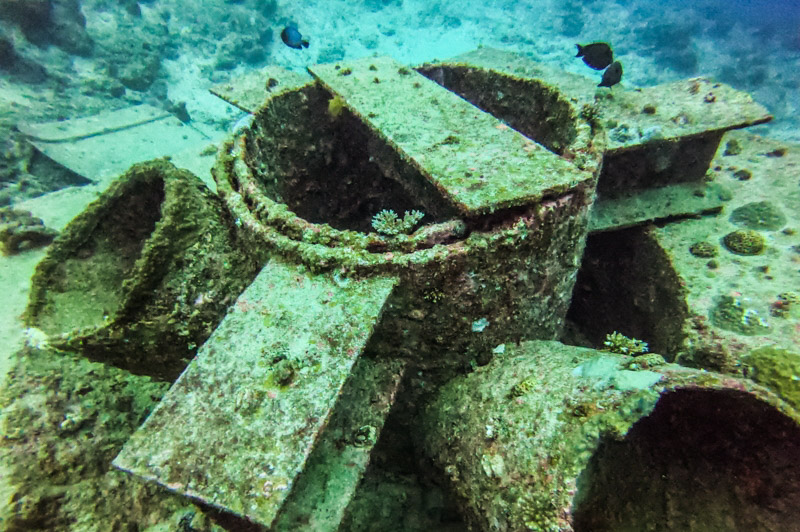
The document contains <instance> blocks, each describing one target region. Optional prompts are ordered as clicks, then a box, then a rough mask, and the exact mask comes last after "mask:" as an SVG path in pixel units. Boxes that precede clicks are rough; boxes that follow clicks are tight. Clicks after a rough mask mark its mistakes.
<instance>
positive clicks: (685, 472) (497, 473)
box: [420, 341, 800, 532]
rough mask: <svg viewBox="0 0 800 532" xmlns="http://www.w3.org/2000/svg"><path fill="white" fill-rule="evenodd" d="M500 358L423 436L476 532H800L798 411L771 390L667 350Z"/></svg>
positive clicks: (437, 414) (521, 352) (556, 349)
mask: <svg viewBox="0 0 800 532" xmlns="http://www.w3.org/2000/svg"><path fill="white" fill-rule="evenodd" d="M503 350H504V354H502V355H499V356H497V357H496V358H495V359H494V360H493V361H492V362H491V363H489V364H488V365H486V366H484V367H481V368H479V369H478V370H476V371H475V372H473V373H471V374H469V375H467V376H464V377H459V378H457V379H454V380H453V381H451V382H450V383H448V384H447V385H445V386H444V387H443V389H442V390H441V391H440V393H439V394H438V395H437V397H436V398H435V399H434V400H433V401H432V403H431V404H430V405H429V406H428V407H427V409H426V410H425V412H424V414H423V423H424V430H421V431H420V434H422V435H423V436H422V438H423V439H424V440H423V441H422V442H421V444H422V447H423V449H424V450H425V452H426V453H427V455H428V456H429V457H430V458H431V459H432V461H433V462H434V463H435V465H436V466H437V469H438V470H439V472H440V473H441V474H442V476H443V477H445V478H446V479H447V480H448V484H449V486H450V488H451V489H452V490H453V492H454V493H455V494H456V495H457V496H458V498H459V499H460V501H461V505H462V507H463V510H464V513H465V515H466V516H468V518H469V519H470V523H471V525H472V528H473V529H474V530H503V531H505V530H535V531H548V532H550V531H572V530H575V531H592V532H599V531H606V530H607V531H612V530H613V531H615V532H620V531H645V530H647V531H650V530H653V531H656V530H683V531H688V530H698V531H700V530H702V531H708V530H796V529H797V523H799V522H800V492H799V491H798V490H797V488H796V487H797V486H798V485H799V484H798V479H800V462H798V460H797V457H798V456H800V426H799V425H798V420H800V416H798V414H797V412H796V411H795V410H794V409H792V408H791V407H790V406H788V405H787V404H786V403H784V402H782V401H781V400H780V399H778V398H777V397H776V396H775V395H774V394H772V393H771V392H769V391H767V390H766V389H764V388H762V387H760V386H758V385H756V384H754V383H752V382H750V381H748V380H745V379H738V378H732V377H729V376H724V375H719V374H714V373H709V372H704V371H697V370H692V369H687V368H684V367H680V366H676V365H671V364H664V363H663V359H660V357H658V356H657V355H642V356H639V357H630V356H622V355H617V354H613V353H606V352H598V351H595V350H591V349H584V348H578V347H571V346H565V345H563V344H560V343H557V342H544V341H542V342H540V341H536V342H524V343H522V344H521V345H517V346H509V345H506V346H502V347H501V348H500V349H498V350H497V351H503ZM648 366H650V367H648ZM642 368H646V369H642Z"/></svg>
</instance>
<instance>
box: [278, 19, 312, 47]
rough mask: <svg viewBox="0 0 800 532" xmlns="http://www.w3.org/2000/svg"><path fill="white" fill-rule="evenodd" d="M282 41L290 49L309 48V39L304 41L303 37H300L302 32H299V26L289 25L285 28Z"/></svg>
mask: <svg viewBox="0 0 800 532" xmlns="http://www.w3.org/2000/svg"><path fill="white" fill-rule="evenodd" d="M281 40H283V43H284V44H285V45H286V46H288V47H289V48H296V49H297V50H300V49H302V48H308V39H303V36H302V35H300V32H299V31H297V26H295V25H294V24H289V25H288V26H286V27H285V28H283V31H282V32H281Z"/></svg>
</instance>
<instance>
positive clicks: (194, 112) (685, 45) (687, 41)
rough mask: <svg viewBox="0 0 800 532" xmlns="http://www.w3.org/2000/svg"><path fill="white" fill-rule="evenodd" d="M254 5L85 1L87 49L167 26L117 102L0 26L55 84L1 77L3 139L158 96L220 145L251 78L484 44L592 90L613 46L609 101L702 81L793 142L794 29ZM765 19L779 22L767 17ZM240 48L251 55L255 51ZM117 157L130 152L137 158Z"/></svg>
mask: <svg viewBox="0 0 800 532" xmlns="http://www.w3.org/2000/svg"><path fill="white" fill-rule="evenodd" d="M262 3H263V2H261V0H253V1H249V0H248V1H243V2H236V3H234V2H225V1H223V0H212V1H205V2H199V1H191V0H152V1H148V2H146V3H141V4H139V8H140V10H141V16H140V17H133V16H131V15H130V14H128V13H126V12H125V10H124V9H123V8H122V7H121V6H120V5H119V3H118V2H109V1H108V0H84V1H83V2H82V12H83V15H84V16H85V18H86V33H87V34H88V35H89V36H90V37H91V38H92V39H93V40H94V42H95V45H96V50H98V49H103V48H109V47H112V45H113V46H114V47H118V48H119V47H120V46H122V47H123V48H124V42H125V39H127V38H129V36H130V38H131V42H132V46H134V45H135V46H141V45H142V43H147V42H148V41H149V36H150V35H151V32H153V31H154V30H153V28H155V27H159V28H163V27H165V28H166V31H167V35H166V36H162V37H161V39H163V40H162V41H160V42H156V43H153V45H154V46H160V45H163V43H164V42H168V43H169V45H170V46H169V47H170V53H169V54H166V57H164V58H162V60H161V70H160V73H159V74H158V76H157V81H156V82H155V84H154V85H153V86H151V87H149V88H148V89H147V90H144V91H135V90H130V89H128V90H126V91H125V92H124V94H123V95H121V96H111V95H110V94H107V93H104V92H103V91H97V90H90V89H87V87H90V86H92V87H94V86H97V85H98V84H100V85H102V83H100V82H101V81H103V80H104V79H105V78H106V74H105V71H106V69H107V65H106V64H104V63H102V62H101V61H100V60H99V59H97V57H96V56H90V57H78V56H75V55H73V54H69V53H67V52H65V51H64V50H62V49H60V48H59V47H57V46H43V47H37V46H33V45H30V44H26V43H24V42H23V39H24V37H22V36H21V34H20V32H19V31H18V30H17V29H16V28H15V27H14V25H13V24H6V25H4V26H3V29H4V30H5V31H6V32H7V34H8V35H10V37H12V38H13V39H14V40H15V42H18V43H19V45H20V46H19V49H20V51H21V52H22V53H24V54H25V56H26V58H29V59H31V60H35V61H36V62H38V63H39V64H41V65H43V66H45V67H46V68H47V70H48V72H50V74H51V75H52V76H54V78H57V82H54V81H52V80H50V81H46V82H44V83H40V84H34V85H31V84H27V83H25V82H23V81H20V80H19V79H15V78H14V77H13V76H7V75H5V73H3V72H2V71H0V125H2V126H3V128H2V131H3V132H4V134H5V133H6V132H13V124H15V123H17V122H19V121H26V120H32V121H49V120H56V119H67V118H75V117H80V116H87V115H91V114H94V113H97V112H100V111H102V110H106V109H115V108H122V107H126V106H130V105H134V104H137V103H142V102H144V103H150V104H151V105H156V106H158V105H164V104H165V103H166V102H165V98H164V96H165V95H166V96H167V97H168V99H169V100H170V101H172V102H185V103H186V108H187V110H188V112H189V114H190V116H191V118H192V120H193V124H194V125H195V126H197V127H198V128H201V129H202V130H204V131H206V132H209V133H210V134H212V133H213V134H214V135H216V136H217V137H219V136H220V135H223V134H225V133H226V132H229V131H230V128H231V126H232V124H233V123H234V122H235V121H236V120H237V119H238V118H240V117H241V115H242V113H241V111H239V110H238V109H235V108H234V107H232V106H230V105H228V104H227V103H225V102H223V101H221V100H219V99H218V98H216V97H215V96H212V95H211V94H210V93H209V92H208V88H209V87H210V86H211V85H213V84H217V83H220V82H224V81H227V80H229V79H233V78H235V77H236V76H238V75H241V74H244V73H246V72H248V71H252V70H257V69H259V68H262V67H264V66H266V65H279V66H282V67H285V68H289V69H293V70H303V69H304V68H305V67H306V66H308V65H313V64H316V63H320V62H330V61H337V60H346V59H353V58H357V57H363V56H370V55H388V56H391V57H393V58H395V59H396V60H397V61H400V62H402V63H406V64H409V65H415V64H419V63H422V62H425V61H431V60H434V59H446V58H448V57H451V56H455V55H457V54H460V53H463V52H467V51H470V50H472V49H474V48H476V47H478V46H481V45H483V46H491V47H497V48H502V49H506V50H511V51H515V52H519V53H521V54H524V55H526V56H528V57H530V58H532V59H535V60H537V61H541V62H544V63H548V64H550V65H554V66H558V67H560V68H563V69H565V70H568V71H571V72H575V73H579V74H583V75H586V76H590V77H594V78H596V79H597V80H598V81H599V79H600V73H599V72H595V71H592V70H590V69H589V68H587V67H586V66H585V65H584V64H583V63H582V62H581V61H580V60H579V59H576V58H575V57H574V56H575V43H578V42H580V43H585V42H592V41H608V42H610V43H611V44H612V45H613V48H614V51H615V58H616V59H618V60H619V61H621V62H622V64H623V66H624V69H625V75H624V78H623V81H622V85H621V87H620V88H619V89H617V90H628V89H632V88H635V87H640V86H652V85H656V84H659V83H662V82H666V81H671V80H677V79H683V78H689V77H693V76H710V77H712V78H715V79H718V80H719V81H723V82H726V83H729V84H731V85H733V86H734V87H736V88H739V89H742V90H746V91H749V92H751V93H752V94H753V96H754V97H755V99H756V100H757V101H759V102H761V103H763V104H764V105H766V106H767V107H768V109H769V110H770V111H771V112H772V113H773V114H774V115H775V117H776V119H775V120H774V121H773V123H771V124H768V125H763V126H758V127H754V128H751V129H750V130H749V131H751V132H753V133H758V134H760V135H765V136H769V137H773V138H776V139H780V140H782V141H786V142H800V29H798V24H797V22H795V23H794V25H792V24H789V23H783V24H778V25H777V26H775V25H772V26H770V25H766V26H760V25H759V24H758V23H759V21H760V20H761V18H760V17H755V18H754V17H753V14H752V13H749V14H747V15H746V16H742V17H737V16H736V15H735V14H734V13H727V12H726V11H725V7H720V8H719V9H711V8H699V7H697V4H694V3H691V4H690V3H682V2H676V3H668V4H666V5H658V4H657V3H655V2H630V3H618V2H614V1H611V0H597V1H594V2H591V1H590V2H571V1H570V2H558V1H553V0H550V1H536V2H534V1H527V2H526V1H496V2H493V3H491V4H487V3H485V2H480V1H476V0H469V1H458V2H455V1H450V2H435V1H429V0H398V1H391V0H389V1H382V0H372V1H345V0H317V1H303V2H289V1H280V2H278V4H277V10H276V11H275V13H274V14H271V15H270V16H269V17H265V16H263V15H262V14H255V12H254V11H253V8H254V7H255V6H257V5H259V4H262ZM167 13H168V14H169V16H167V15H166V14H167ZM765 18H771V19H777V20H781V19H782V17H781V16H780V15H779V14H778V15H777V16H776V14H775V13H774V12H770V17H765ZM167 19H168V21H167V22H164V21H165V20H167ZM795 20H797V19H795ZM290 21H294V22H296V23H297V25H298V27H299V30H300V31H301V32H302V33H303V35H304V36H305V37H307V38H308V39H309V40H310V47H309V48H307V49H302V50H295V49H291V48H289V47H287V46H285V45H284V44H283V43H282V42H281V41H280V38H279V34H280V31H281V29H282V28H283V27H284V26H285V25H286V24H287V23H288V22H290ZM132 28H133V30H132ZM269 30H271V35H270V31H269ZM249 33H252V34H254V35H255V34H259V35H260V36H262V37H263V36H265V35H267V36H269V38H268V39H265V42H263V43H261V42H258V43H257V44H255V46H258V47H263V52H264V55H263V58H262V59H261V60H259V61H254V62H252V63H251V64H246V62H245V61H244V60H242V61H241V64H238V65H235V66H234V67H233V68H227V67H228V66H230V65H227V66H226V68H220V67H219V65H220V64H221V62H220V57H221V55H222V54H223V51H224V50H225V49H234V50H235V49H237V47H240V45H241V43H242V42H243V41H248V39H249V40H250V41H252V40H253V38H252V37H250V36H249ZM248 46H249V49H250V50H251V51H252V47H253V46H254V45H253V44H252V42H251V43H250V44H249V45H248ZM228 55H231V54H228ZM233 56H234V57H235V53H234V54H233ZM156 88H157V90H156ZM165 91H166V92H165ZM0 142H3V143H4V145H2V146H0V148H2V150H3V154H4V156H5V155H6V154H11V153H12V152H14V150H17V149H18V142H19V139H18V137H13V134H12V133H9V134H8V136H6V138H3V139H2V140H0ZM15 143H16V144H15ZM119 149H121V150H123V149H130V150H136V146H135V145H131V146H120V147H119ZM9 156H10V155H9ZM0 185H2V186H3V187H4V189H5V197H6V198H8V199H10V200H11V202H12V203H13V202H14V201H16V200H17V199H18V198H21V197H22V196H23V191H21V189H20V187H19V186H17V184H16V183H14V182H13V181H6V182H4V183H0ZM33 188H35V187H33ZM2 193H3V191H0V194H2ZM4 201H8V200H7V199H6V200H4ZM25 260H26V259H21V261H22V262H25ZM30 260H33V259H30ZM30 260H28V262H30ZM19 263H20V262H13V263H10V262H8V261H3V262H2V264H0V282H2V283H6V284H5V285H4V286H2V289H3V291H4V292H5V293H6V294H13V295H15V297H18V298H24V297H25V291H26V290H27V279H19V278H17V277H15V275H14V272H12V271H10V270H9V268H14V265H15V264H19ZM29 267H30V265H29V264H27V265H26V268H29ZM26 271H29V270H26ZM17 320H18V315H17V313H16V312H13V313H9V311H8V307H6V306H3V307H2V310H0V322H2V330H0V339H2V340H4V341H9V338H10V337H9V336H8V332H7V331H8V330H9V329H15V328H16V327H17V326H15V325H14V324H16V323H17ZM5 347H6V348H7V347H8V345H6V346H5ZM2 358H4V357H0V359H2ZM5 362H6V361H5V360H0V370H1V371H0V375H5V373H6V371H7V368H6V367H4V366H5Z"/></svg>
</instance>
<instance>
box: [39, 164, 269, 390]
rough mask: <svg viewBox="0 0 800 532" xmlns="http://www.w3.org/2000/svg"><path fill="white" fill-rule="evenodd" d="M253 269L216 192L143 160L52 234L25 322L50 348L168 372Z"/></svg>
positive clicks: (178, 366)
mask: <svg viewBox="0 0 800 532" xmlns="http://www.w3.org/2000/svg"><path fill="white" fill-rule="evenodd" d="M255 272H256V269H255V267H254V266H253V265H252V263H251V262H249V261H247V260H246V259H245V258H244V255H243V254H241V253H240V252H238V251H237V248H236V242H235V233H234V231H233V230H232V224H231V223H230V218H229V217H228V216H227V214H226V211H225V210H224V209H223V206H222V203H221V202H220V200H219V198H217V197H216V196H215V195H214V194H213V193H212V192H211V191H210V190H209V189H208V188H207V187H206V186H205V185H204V184H203V183H202V182H201V181H200V180H199V179H198V178H197V177H195V176H194V175H193V174H191V173H190V172H187V171H185V170H180V169H178V168H176V167H175V166H173V165H172V164H171V163H169V162H167V161H166V160H155V161H151V162H147V163H141V164H137V165H134V166H133V167H131V168H130V170H128V171H127V172H126V173H125V174H123V175H122V176H120V177H119V178H118V179H117V180H116V181H115V182H114V183H113V184H112V185H111V186H110V187H109V188H108V190H106V191H105V192H104V193H103V194H102V195H101V196H100V197H99V198H98V199H97V200H96V201H94V202H93V203H91V204H90V205H89V206H88V207H87V208H86V210H84V211H83V212H82V213H81V214H79V215H78V216H77V217H76V218H75V219H73V220H72V221H71V222H70V223H69V225H68V226H67V227H66V228H65V229H64V231H63V232H62V233H61V235H59V237H58V238H57V239H56V240H55V241H54V242H53V245H52V246H51V247H50V249H49V250H48V252H47V255H46V256H45V258H44V259H43V260H42V261H41V262H40V263H39V265H38V266H37V268H36V272H35V273H34V276H33V278H32V288H31V294H30V299H29V303H28V307H27V310H26V313H25V322H26V324H27V325H28V326H29V327H34V328H38V329H41V330H42V331H43V332H44V333H46V334H47V335H48V337H49V343H50V345H52V346H54V347H57V348H60V349H66V350H75V351H80V352H82V353H84V354H85V355H86V356H88V357H90V358H93V359H96V360H100V361H105V362H109V363H111V364H114V365H117V366H119V367H122V368H124V369H128V370H131V371H133V372H136V373H140V374H147V375H151V376H154V377H157V378H164V379H173V378H175V377H177V375H178V374H179V373H180V371H182V369H183V367H184V366H185V364H186V362H187V360H188V359H189V358H190V357H191V356H192V355H193V354H194V352H195V347H196V346H197V345H199V344H201V343H202V342H203V341H205V339H206V338H207V337H208V335H209V334H211V331H213V329H214V328H215V327H216V325H217V323H218V322H219V320H220V319H221V318H222V314H223V313H224V312H225V309H226V308H227V305H228V304H230V303H231V302H233V301H234V299H235V298H236V296H238V294H239V293H240V292H241V290H242V289H243V288H244V287H245V286H246V285H247V284H248V283H249V282H250V281H251V280H252V278H253V276H254V275H255Z"/></svg>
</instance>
